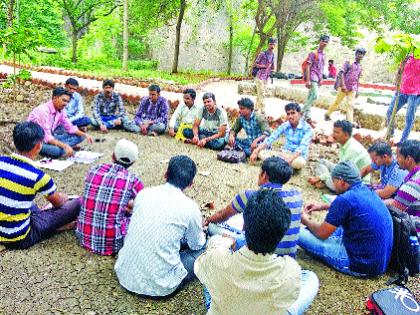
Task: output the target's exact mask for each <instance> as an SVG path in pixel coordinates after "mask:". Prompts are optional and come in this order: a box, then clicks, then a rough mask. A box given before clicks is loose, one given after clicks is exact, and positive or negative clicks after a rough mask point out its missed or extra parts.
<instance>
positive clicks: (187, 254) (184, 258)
mask: <svg viewBox="0 0 420 315" xmlns="http://www.w3.org/2000/svg"><path fill="white" fill-rule="evenodd" d="M204 250H205V248H204V247H203V248H202V249H199V250H192V249H186V250H181V251H180V252H179V256H180V258H181V262H182V264H183V265H184V268H185V269H186V270H187V272H188V274H187V275H186V277H185V278H184V279H183V280H182V282H181V284H180V285H179V287H178V289H182V288H183V287H184V286H186V285H187V284H188V283H190V282H191V281H193V280H194V279H196V275H195V273H194V262H195V260H196V259H197V258H198V256H200V255H201V254H202V253H204Z"/></svg>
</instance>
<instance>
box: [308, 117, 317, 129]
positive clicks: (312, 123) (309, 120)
mask: <svg viewBox="0 0 420 315" xmlns="http://www.w3.org/2000/svg"><path fill="white" fill-rule="evenodd" d="M306 122H307V123H308V124H309V126H311V127H312V128H313V129H315V127H316V121H315V120H312V119H310V118H308V119H306Z"/></svg>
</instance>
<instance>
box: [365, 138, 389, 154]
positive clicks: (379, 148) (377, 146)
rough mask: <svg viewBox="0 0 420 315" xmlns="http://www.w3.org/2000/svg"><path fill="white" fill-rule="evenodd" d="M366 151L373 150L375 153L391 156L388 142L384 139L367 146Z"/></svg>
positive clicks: (370, 151)
mask: <svg viewBox="0 0 420 315" xmlns="http://www.w3.org/2000/svg"><path fill="white" fill-rule="evenodd" d="M368 152H369V153H372V152H374V153H375V154H377V155H380V156H384V155H388V156H392V149H391V146H390V145H389V143H387V142H385V141H378V142H375V143H374V144H372V145H371V146H370V147H369V149H368Z"/></svg>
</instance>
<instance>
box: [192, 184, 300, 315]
mask: <svg viewBox="0 0 420 315" xmlns="http://www.w3.org/2000/svg"><path fill="white" fill-rule="evenodd" d="M243 216H244V230H245V238H246V241H247V245H246V246H244V247H242V248H241V249H239V250H238V251H235V241H234V239H233V238H232V239H231V238H228V237H221V236H219V235H216V236H213V237H212V238H211V239H210V240H209V242H208V246H207V249H206V251H205V252H204V254H203V255H201V256H200V257H198V259H197V260H196V262H195V266H194V270H195V272H196V274H197V277H198V279H199V280H200V281H201V282H202V283H203V285H205V286H206V288H207V289H208V292H209V293H210V296H211V305H210V309H209V310H208V313H207V314H208V315H215V314H229V315H236V314H238V315H243V314H264V315H270V314H273V315H274V314H275V315H277V314H284V313H286V312H287V311H288V309H289V307H291V305H292V304H293V303H294V302H295V301H296V299H297V298H298V295H299V290H300V284H301V279H300V272H301V269H300V267H299V265H298V263H297V262H296V261H295V260H294V259H293V258H291V257H290V256H277V255H276V254H274V250H275V249H276V246H277V244H278V243H279V241H280V240H281V239H282V238H283V236H284V234H285V233H286V231H287V229H288V227H289V224H290V216H291V215H290V210H289V209H288V208H287V207H286V205H285V203H284V202H283V200H282V199H281V198H280V197H279V196H278V193H277V192H276V191H274V190H272V189H260V190H259V191H258V192H256V193H255V194H253V195H252V196H251V197H250V198H249V200H248V204H247V206H246V208H245V211H244V214H243ZM209 300H210V299H209V296H206V304H207V306H208V304H210V303H209Z"/></svg>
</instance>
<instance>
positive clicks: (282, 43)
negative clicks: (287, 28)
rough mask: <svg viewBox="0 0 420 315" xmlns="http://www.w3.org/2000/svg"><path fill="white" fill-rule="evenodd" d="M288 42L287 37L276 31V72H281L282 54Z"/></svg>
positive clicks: (279, 30)
mask: <svg viewBox="0 0 420 315" xmlns="http://www.w3.org/2000/svg"><path fill="white" fill-rule="evenodd" d="M288 40H289V37H288V36H287V35H285V34H283V32H282V30H281V29H278V30H277V44H278V45H277V72H280V71H281V67H282V64H283V58H284V52H285V50H286V45H287V42H288Z"/></svg>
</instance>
